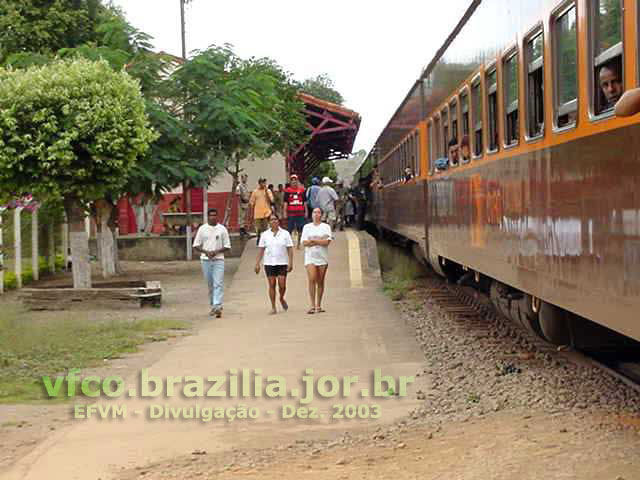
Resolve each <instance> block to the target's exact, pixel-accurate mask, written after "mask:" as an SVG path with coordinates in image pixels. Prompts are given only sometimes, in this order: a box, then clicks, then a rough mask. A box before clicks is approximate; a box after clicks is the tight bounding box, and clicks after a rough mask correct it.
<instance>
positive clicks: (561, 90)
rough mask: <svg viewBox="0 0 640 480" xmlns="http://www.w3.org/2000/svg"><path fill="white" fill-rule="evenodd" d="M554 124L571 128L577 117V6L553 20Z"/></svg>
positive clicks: (570, 7)
mask: <svg viewBox="0 0 640 480" xmlns="http://www.w3.org/2000/svg"><path fill="white" fill-rule="evenodd" d="M552 25H553V47H554V48H553V50H554V52H553V54H554V58H555V60H554V65H555V70H554V75H555V87H556V88H555V123H556V127H558V128H566V127H571V126H573V125H575V124H576V121H577V117H578V63H577V52H578V35H577V22H576V6H575V4H571V5H570V6H569V7H568V8H566V9H564V10H563V11H561V13H560V14H558V15H557V16H556V17H555V18H554V19H553V20H552Z"/></svg>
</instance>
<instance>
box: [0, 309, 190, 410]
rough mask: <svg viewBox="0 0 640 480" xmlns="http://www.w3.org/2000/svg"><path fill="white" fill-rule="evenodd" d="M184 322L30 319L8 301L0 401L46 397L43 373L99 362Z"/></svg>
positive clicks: (2, 327) (2, 320) (0, 341)
mask: <svg viewBox="0 0 640 480" xmlns="http://www.w3.org/2000/svg"><path fill="white" fill-rule="evenodd" d="M188 325H189V324H188V323H186V322H181V321H177V320H163V319H146V320H137V321H125V320H110V321H104V322H89V321H87V320H86V319H81V318H79V317H74V316H68V317H66V318H49V319H34V318H29V317H27V316H26V315H24V313H22V312H20V310H19V309H18V307H14V306H9V307H6V308H3V310H2V311H1V312H0V403H15V402H23V401H34V400H44V399H48V397H47V396H46V394H45V391H44V387H43V384H42V376H43V375H58V374H61V373H66V372H67V371H68V370H70V369H72V368H79V369H83V368H89V367H94V366H97V365H101V364H102V363H103V362H104V359H114V358H118V357H120V356H122V354H124V353H130V352H135V351H136V350H137V348H138V346H139V345H141V344H143V343H145V342H147V341H158V339H161V338H162V339H166V337H167V335H166V332H167V331H168V330H185V329H187V328H188Z"/></svg>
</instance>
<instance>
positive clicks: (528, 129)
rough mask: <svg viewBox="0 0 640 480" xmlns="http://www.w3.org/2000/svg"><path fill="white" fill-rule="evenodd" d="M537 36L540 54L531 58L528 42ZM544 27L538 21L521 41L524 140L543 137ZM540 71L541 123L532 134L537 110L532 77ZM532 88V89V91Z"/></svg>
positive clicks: (544, 112) (544, 129) (532, 140)
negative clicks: (540, 47)
mask: <svg viewBox="0 0 640 480" xmlns="http://www.w3.org/2000/svg"><path fill="white" fill-rule="evenodd" d="M538 37H542V56H541V57H537V58H535V59H531V58H530V57H529V55H530V54H529V48H528V47H529V44H530V43H532V42H533V40H535V39H536V38H538ZM544 39H545V37H544V27H543V25H542V23H538V24H537V25H536V26H535V27H533V28H532V29H531V30H529V31H528V32H527V34H526V35H525V36H524V39H523V41H522V56H523V67H524V73H525V78H524V84H525V96H524V105H525V112H524V113H525V116H524V120H525V130H524V139H525V141H526V142H535V141H537V140H540V139H541V138H544V136H545V132H546V127H547V125H546V111H545V110H546V109H545V106H546V102H545V94H544V88H545V68H544V67H545V53H546V52H545V43H544ZM538 71H540V77H541V83H542V86H541V90H542V91H541V92H540V95H541V97H540V100H541V101H542V102H541V103H542V112H541V113H542V123H540V124H539V125H540V129H539V130H538V131H537V133H535V134H533V135H532V124H533V120H534V118H533V116H535V115H536V112H537V110H535V108H536V106H535V105H534V103H535V99H532V97H533V96H535V95H536V93H535V90H536V86H535V79H533V78H532V76H533V75H534V74H537V73H538ZM532 90H533V91H532Z"/></svg>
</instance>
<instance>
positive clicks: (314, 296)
mask: <svg viewBox="0 0 640 480" xmlns="http://www.w3.org/2000/svg"><path fill="white" fill-rule="evenodd" d="M311 216H312V218H313V223H307V224H306V225H305V226H304V229H303V230H302V244H303V245H304V247H305V248H304V268H305V269H306V270H307V280H308V282H309V299H310V300H311V307H310V308H309V310H308V311H307V313H309V314H313V313H322V312H324V310H323V309H322V296H323V295H324V280H325V277H326V275H327V269H328V268H329V244H330V243H331V240H332V239H333V235H332V233H331V227H330V226H329V225H328V224H326V223H323V222H322V210H321V209H320V208H314V209H313V212H312V213H311Z"/></svg>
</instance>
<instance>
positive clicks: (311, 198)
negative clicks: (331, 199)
mask: <svg viewBox="0 0 640 480" xmlns="http://www.w3.org/2000/svg"><path fill="white" fill-rule="evenodd" d="M319 191H320V179H319V178H318V177H313V178H312V179H311V186H310V187H309V188H307V194H306V200H307V208H308V209H309V214H308V215H307V217H308V218H309V221H311V220H312V217H311V214H312V213H313V209H314V208H316V207H319V205H318V192H319Z"/></svg>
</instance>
